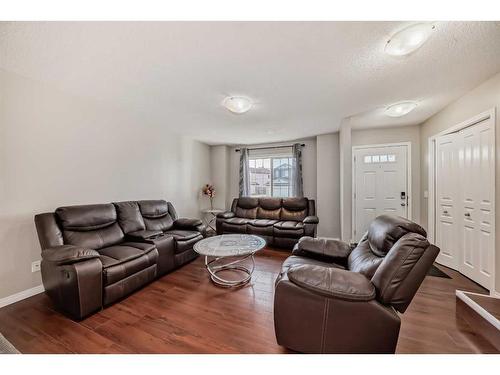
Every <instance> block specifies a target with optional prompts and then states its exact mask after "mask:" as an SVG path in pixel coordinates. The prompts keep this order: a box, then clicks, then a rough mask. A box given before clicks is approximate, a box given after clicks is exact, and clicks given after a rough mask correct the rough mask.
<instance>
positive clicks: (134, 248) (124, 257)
mask: <svg viewBox="0 0 500 375" xmlns="http://www.w3.org/2000/svg"><path fill="white" fill-rule="evenodd" d="M154 249H155V245H154V244H150V243H139V242H123V243H121V244H119V245H114V246H108V247H105V248H103V249H100V250H98V251H97V252H98V253H99V258H100V259H101V262H102V266H103V268H107V267H111V266H116V265H117V264H121V263H124V262H128V261H130V260H133V259H135V258H139V257H141V256H143V255H144V254H147V253H149V252H150V251H152V250H154Z"/></svg>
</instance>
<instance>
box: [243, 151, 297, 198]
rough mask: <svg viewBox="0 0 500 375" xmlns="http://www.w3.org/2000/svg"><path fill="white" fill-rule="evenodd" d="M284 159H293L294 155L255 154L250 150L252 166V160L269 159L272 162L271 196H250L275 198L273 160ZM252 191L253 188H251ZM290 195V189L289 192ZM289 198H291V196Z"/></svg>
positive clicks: (253, 196) (249, 157)
mask: <svg viewBox="0 0 500 375" xmlns="http://www.w3.org/2000/svg"><path fill="white" fill-rule="evenodd" d="M283 158H289V159H291V158H293V155H292V153H291V152H290V153H284V152H279V153H263V152H255V153H252V151H251V150H250V155H249V156H248V163H249V164H250V160H255V159H269V160H270V166H271V168H270V169H271V195H250V197H252V198H267V197H269V198H273V197H274V196H273V190H274V181H273V180H274V178H273V177H274V176H273V159H283ZM248 168H249V169H250V165H248ZM250 190H251V188H250ZM288 192H289V193H290V189H289V190H288ZM288 197H291V195H290V194H289V195H288ZM288 197H282V198H288Z"/></svg>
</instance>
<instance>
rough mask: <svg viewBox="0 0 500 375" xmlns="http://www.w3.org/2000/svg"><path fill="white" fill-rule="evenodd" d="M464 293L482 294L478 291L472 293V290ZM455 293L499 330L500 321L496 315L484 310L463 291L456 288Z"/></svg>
mask: <svg viewBox="0 0 500 375" xmlns="http://www.w3.org/2000/svg"><path fill="white" fill-rule="evenodd" d="M466 293H468V294H475V295H479V296H484V294H480V293H473V292H466ZM455 295H456V296H457V297H458V298H459V299H461V300H462V301H463V302H464V303H465V304H466V305H468V306H469V307H470V308H471V309H472V310H474V311H475V312H476V313H477V314H479V315H480V316H481V317H482V318H483V319H484V320H486V321H487V322H488V323H490V324H491V325H492V326H493V327H495V328H496V329H498V330H500V321H499V320H498V319H497V318H496V317H494V316H493V315H491V314H490V313H489V312H488V311H486V310H485V309H484V308H482V307H481V306H480V305H479V304H478V303H477V302H475V301H474V300H472V299H471V298H469V297H468V296H467V295H466V294H465V293H464V291H462V290H456V291H455ZM486 296H487V295H486Z"/></svg>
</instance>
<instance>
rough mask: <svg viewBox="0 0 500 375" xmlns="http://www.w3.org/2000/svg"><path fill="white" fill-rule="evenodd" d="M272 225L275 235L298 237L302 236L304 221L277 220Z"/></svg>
mask: <svg viewBox="0 0 500 375" xmlns="http://www.w3.org/2000/svg"><path fill="white" fill-rule="evenodd" d="M273 227H274V231H273V233H274V236H276V237H288V238H300V237H302V236H304V223H302V222H301V221H278V222H277V223H276V224H274V225H273Z"/></svg>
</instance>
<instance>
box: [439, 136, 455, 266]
mask: <svg viewBox="0 0 500 375" xmlns="http://www.w3.org/2000/svg"><path fill="white" fill-rule="evenodd" d="M456 143H457V135H456V134H450V135H445V136H442V137H439V138H438V139H437V140H436V203H437V209H436V244H437V246H439V248H440V249H441V251H440V253H439V256H438V259H437V261H438V263H440V264H443V265H445V266H448V267H452V268H455V269H457V267H458V263H459V259H458V257H459V251H458V240H457V207H459V201H458V194H457V189H456V187H457V184H458V175H457V172H458V150H457V146H456Z"/></svg>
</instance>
